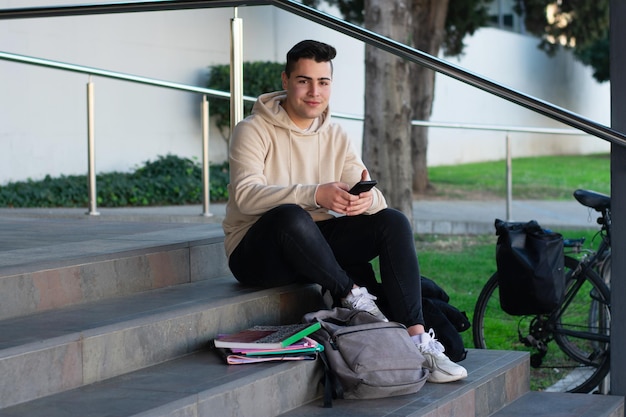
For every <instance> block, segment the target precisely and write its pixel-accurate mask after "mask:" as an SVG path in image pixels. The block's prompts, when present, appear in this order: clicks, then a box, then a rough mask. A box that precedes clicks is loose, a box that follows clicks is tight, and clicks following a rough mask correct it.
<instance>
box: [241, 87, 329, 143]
mask: <svg viewBox="0 0 626 417" xmlns="http://www.w3.org/2000/svg"><path fill="white" fill-rule="evenodd" d="M286 98H287V92H286V91H277V92H273V93H267V94H262V95H261V96H259V99H258V100H257V101H256V102H255V103H254V106H253V107H252V114H255V115H258V116H261V117H262V118H263V119H265V120H266V121H267V122H268V123H270V124H272V125H275V126H277V127H281V128H283V129H287V130H289V131H292V132H294V133H297V134H299V135H307V134H316V133H317V132H320V131H322V130H324V129H326V128H327V127H328V125H329V124H330V111H329V108H328V107H326V110H324V112H323V113H322V114H321V115H320V117H319V119H318V124H317V126H316V127H315V128H314V129H309V130H305V129H300V128H299V127H298V126H296V124H295V123H294V122H293V121H292V120H291V119H290V118H289V115H288V114H287V112H286V111H285V109H284V108H283V106H281V103H282V102H283V101H284V100H285V99H286Z"/></svg>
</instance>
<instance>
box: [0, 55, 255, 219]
mask: <svg viewBox="0 0 626 417" xmlns="http://www.w3.org/2000/svg"><path fill="white" fill-rule="evenodd" d="M0 60H6V61H12V62H18V63H23V64H30V65H36V66H41V67H47V68H54V69H59V70H64V71H71V72H78V73H82V74H87V75H89V82H88V83H87V154H88V188H89V190H88V191H89V209H88V211H87V214H90V215H94V216H97V215H98V214H99V213H98V211H97V208H96V198H97V196H96V172H95V155H94V152H95V151H94V148H95V139H94V85H93V82H92V81H91V78H92V76H94V75H97V76H100V77H104V78H112V79H117V80H122V81H129V82H133V83H139V84H146V85H151V86H155V87H163V88H169V89H174V90H179V91H186V92H191V93H200V94H202V95H203V99H202V103H201V113H202V118H201V121H202V123H201V130H202V196H203V199H202V215H204V216H207V217H209V216H211V213H210V212H209V199H210V179H209V154H208V152H209V150H208V138H209V105H208V102H207V100H206V97H207V96H211V97H217V98H226V99H228V98H230V96H231V95H230V93H226V92H223V91H219V90H214V89H210V88H202V87H196V86H191V85H187V84H180V83H174V82H171V81H164V80H157V79H154V78H148V77H142V76H138V75H132V74H125V73H121V72H115V71H108V70H103V69H100V68H94V67H87V66H84V65H75V64H69V63H66V62H59V61H53V60H50V59H42V58H35V57H31V56H26V55H19V54H12V53H9V52H1V51H0ZM243 99H244V100H246V101H256V100H257V99H256V97H249V96H243Z"/></svg>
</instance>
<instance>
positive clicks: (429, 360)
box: [416, 329, 467, 384]
mask: <svg viewBox="0 0 626 417" xmlns="http://www.w3.org/2000/svg"><path fill="white" fill-rule="evenodd" d="M420 336H421V343H416V344H417V348H418V349H419V350H420V352H421V353H422V355H423V356H424V359H426V363H425V364H424V367H425V368H427V369H428V370H429V371H430V375H428V382H436V383H440V384H441V383H444V382H452V381H458V380H459V379H463V378H465V377H467V370H466V369H465V368H463V367H462V366H461V365H459V364H456V363H454V362H452V361H451V360H450V358H448V357H447V356H446V355H444V353H443V352H444V351H445V348H444V347H443V345H442V344H441V343H440V342H439V341H438V340H437V339H435V332H434V331H433V329H430V330H429V331H428V333H423V334H421V335H420Z"/></svg>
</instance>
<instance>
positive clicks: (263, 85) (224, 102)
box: [207, 61, 285, 138]
mask: <svg viewBox="0 0 626 417" xmlns="http://www.w3.org/2000/svg"><path fill="white" fill-rule="evenodd" d="M283 69H285V64H284V63H282V64H281V63H277V62H264V61H254V62H244V63H243V94H244V95H245V96H250V97H258V96H259V95H261V94H263V93H269V92H272V91H278V90H282V81H281V78H280V74H281V72H282V71H283ZM207 88H211V89H214V90H219V91H230V65H213V66H211V67H209V78H208V81H207ZM252 106H253V103H250V102H247V101H246V102H244V116H247V115H249V114H250V112H251V111H252ZM209 111H210V113H211V116H212V117H215V125H216V126H217V127H218V128H219V129H220V132H221V133H222V135H223V136H224V137H225V138H226V137H228V136H230V135H229V134H228V133H226V132H228V129H229V128H230V100H229V99H224V98H209Z"/></svg>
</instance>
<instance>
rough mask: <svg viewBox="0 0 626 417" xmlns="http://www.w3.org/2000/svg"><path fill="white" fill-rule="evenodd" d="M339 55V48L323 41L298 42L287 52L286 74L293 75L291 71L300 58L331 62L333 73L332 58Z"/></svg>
mask: <svg viewBox="0 0 626 417" xmlns="http://www.w3.org/2000/svg"><path fill="white" fill-rule="evenodd" d="M336 55H337V50H336V49H335V48H334V47H332V46H331V45H328V44H325V43H323V42H318V41H312V40H306V41H302V42H298V43H297V44H295V45H294V46H293V48H291V49H290V50H289V52H287V63H286V64H285V74H287V77H289V76H290V75H291V71H293V68H294V67H295V66H296V62H298V60H299V59H302V58H305V59H314V60H315V62H330V70H331V74H332V70H333V62H332V59H333V58H335V56H336Z"/></svg>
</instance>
